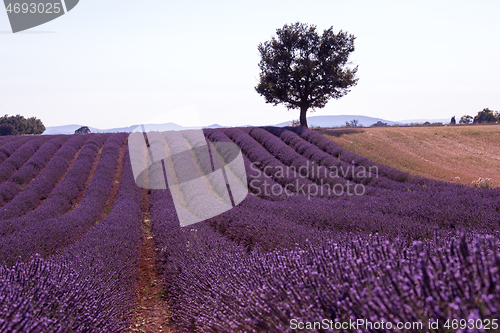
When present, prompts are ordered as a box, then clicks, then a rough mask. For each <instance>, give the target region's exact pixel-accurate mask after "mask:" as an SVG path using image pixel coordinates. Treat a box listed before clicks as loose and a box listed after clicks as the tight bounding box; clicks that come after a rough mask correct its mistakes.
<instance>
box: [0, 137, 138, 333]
mask: <svg viewBox="0 0 500 333" xmlns="http://www.w3.org/2000/svg"><path fill="white" fill-rule="evenodd" d="M125 139H126V135H125V134H117V135H113V136H110V137H109V138H108V139H107V141H106V143H105V145H104V147H103V148H102V153H101V157H100V159H99V162H98V165H97V168H96V170H95V174H94V177H93V178H92V181H91V183H90V184H89V185H88V187H87V189H86V190H85V194H84V196H83V198H82V199H81V202H80V203H79V205H78V206H77V207H76V209H75V210H73V211H72V212H70V213H67V214H64V215H61V216H60V217H58V218H52V219H47V220H45V221H43V223H34V224H32V225H28V226H27V227H26V228H24V229H22V230H21V231H20V232H15V233H12V234H11V236H8V237H6V238H3V239H2V240H1V241H2V242H3V243H2V245H0V246H1V247H2V249H6V250H8V253H7V254H6V255H4V256H5V258H3V260H7V262H9V261H11V260H13V259H14V258H15V255H20V256H21V257H23V258H24V259H28V258H29V257H30V256H31V255H33V254H34V253H35V252H36V253H41V254H42V255H43V256H45V257H46V259H42V257H43V256H42V257H40V256H39V257H35V258H32V259H30V260H28V261H26V262H22V261H17V262H15V263H14V265H13V266H12V267H10V268H9V266H10V265H7V266H6V265H5V264H2V265H0V289H1V290H2V292H1V293H0V304H1V306H0V331H2V332H120V331H123V330H124V328H125V326H126V324H127V323H128V322H129V315H130V309H131V307H132V306H133V304H134V300H135V288H134V281H135V273H136V272H135V270H136V267H137V260H138V250H139V244H140V239H141V217H142V211H141V190H140V189H139V188H138V187H137V186H136V185H135V182H134V178H133V174H132V169H131V165H130V160H129V157H128V152H127V151H125V157H124V164H123V170H122V174H121V177H120V179H119V181H120V183H119V188H118V192H117V195H116V199H115V201H114V204H113V208H112V210H111V212H110V214H109V215H107V217H105V218H104V219H102V220H101V221H99V220H100V216H101V214H102V212H103V209H104V205H105V203H106V201H107V198H108V197H109V195H110V194H111V193H110V191H111V188H112V187H113V184H114V183H115V174H116V170H117V169H116V168H117V167H118V165H117V161H118V155H119V154H120V151H121V150H122V149H123V148H124V141H125ZM90 142H92V144H90ZM102 143H103V140H102V138H98V137H97V136H91V138H90V139H89V140H87V144H86V145H85V146H84V148H82V150H81V152H80V154H83V155H80V154H79V155H78V158H77V159H76V160H75V163H74V164H73V166H72V168H71V169H70V171H69V172H68V175H67V177H66V178H65V180H64V181H63V182H61V183H60V184H59V185H62V184H63V183H65V185H64V186H61V187H59V186H58V187H57V188H56V189H59V188H60V191H59V190H57V193H59V194H61V195H63V194H62V192H63V189H69V188H70V187H71V180H70V179H72V181H73V182H76V183H80V180H81V179H78V178H77V176H78V175H77V174H78V171H81V172H83V173H84V174H85V172H87V174H88V171H89V170H90V168H89V166H90V165H91V164H92V163H89V162H91V161H92V159H93V158H94V157H95V155H96V154H97V152H98V151H99V146H100V145H102ZM72 170H74V172H73V173H72ZM71 173H72V174H71ZM70 174H71V175H70ZM68 177H69V178H68ZM81 178H85V177H84V176H82V177H81ZM66 179H68V181H66ZM76 183H75V184H76ZM54 192H56V190H54ZM76 192H78V191H75V193H76ZM21 193H23V192H21ZM65 195H69V196H72V197H74V194H70V193H69V192H67V193H66V194H65ZM47 200H48V199H47ZM44 206H45V203H44V205H42V206H40V208H39V209H41V208H42V207H44ZM37 210H38V209H37ZM35 211H36V210H35ZM96 222H99V223H98V224H97V225H96ZM23 237H28V238H29V239H26V240H25V239H23ZM7 239H10V241H6V240H7ZM14 247H19V249H15V248H14ZM2 254H3V252H2Z"/></svg>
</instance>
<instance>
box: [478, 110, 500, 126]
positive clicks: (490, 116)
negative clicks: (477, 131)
mask: <svg viewBox="0 0 500 333" xmlns="http://www.w3.org/2000/svg"><path fill="white" fill-rule="evenodd" d="M498 120H499V119H497V117H496V114H495V113H494V111H493V110H490V109H489V108H485V109H483V111H479V112H478V113H477V116H475V117H474V124H481V123H495V122H497V121H498Z"/></svg>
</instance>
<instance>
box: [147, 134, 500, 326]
mask: <svg viewBox="0 0 500 333" xmlns="http://www.w3.org/2000/svg"><path fill="white" fill-rule="evenodd" d="M267 130H268V131H267V133H265V132H263V130H262V129H255V128H251V129H243V130H240V129H225V130H207V131H206V135H207V138H208V139H209V140H211V141H229V140H230V139H231V140H232V141H233V142H236V143H237V144H238V145H239V146H240V147H241V148H242V151H243V153H244V155H245V156H244V161H245V165H246V167H247V176H248V181H249V183H250V181H252V180H254V179H260V180H262V181H264V180H267V181H269V182H270V184H271V186H287V185H288V184H289V182H290V181H293V180H295V179H298V178H301V179H302V180H301V182H302V183H298V185H297V186H301V185H302V184H305V185H310V184H313V183H314V184H318V183H319V184H321V181H323V182H324V184H325V183H328V182H330V184H332V183H331V182H339V183H342V182H344V181H346V180H349V181H352V182H354V183H358V184H363V185H366V187H367V191H366V193H365V195H363V196H348V195H342V196H335V197H334V196H317V197H308V196H304V195H295V196H286V195H285V196H284V195H281V196H279V197H278V196H266V195H258V196H252V195H249V196H248V197H247V199H246V200H245V201H243V202H242V203H241V204H240V205H238V206H237V207H235V208H233V209H232V210H230V211H228V212H226V213H224V214H221V215H219V216H217V217H214V218H212V219H210V220H208V221H205V222H202V223H199V224H196V225H193V226H191V227H186V228H180V227H179V224H178V221H177V219H176V215H175V209H174V206H173V203H172V200H171V197H170V194H169V193H168V190H166V191H161V190H155V191H153V193H152V195H151V200H150V204H151V207H150V208H151V215H152V221H153V232H154V234H155V242H156V245H157V248H158V249H159V252H158V257H159V262H160V267H161V269H162V270H163V273H164V278H165V285H166V288H167V292H168V293H169V297H168V300H169V302H170V306H171V309H172V311H173V314H174V315H173V320H174V323H175V324H176V325H177V326H178V328H179V331H186V332H194V331H199V332H228V331H241V332H243V331H244V332H260V331H276V332H282V331H283V332H286V331H292V326H291V320H292V319H296V321H295V323H298V322H305V321H321V320H322V319H326V320H327V321H329V320H331V321H332V322H333V323H335V322H345V321H349V320H352V321H356V320H358V319H359V320H360V319H364V320H370V321H371V322H380V321H381V320H384V321H385V322H388V321H390V322H392V323H394V325H395V324H396V323H398V322H410V321H415V322H422V323H423V324H424V325H427V324H428V323H429V321H435V320H439V321H440V322H441V326H440V330H439V331H450V332H451V331H455V330H456V328H453V327H454V326H453V327H452V326H450V329H449V330H446V329H444V327H443V326H442V325H443V324H444V321H445V320H446V319H454V318H467V319H471V320H476V319H480V320H481V319H482V320H483V323H487V320H489V322H490V328H491V320H492V319H494V318H498V317H499V315H500V298H499V297H498V295H499V291H500V290H499V287H498V282H500V281H499V280H500V257H499V255H498V247H499V244H500V242H499V239H498V230H499V224H500V223H499V222H500V202H499V199H498V198H499V197H500V196H499V194H500V192H499V191H498V190H492V191H480V190H476V189H470V188H466V187H464V186H458V185H454V184H446V183H441V182H434V181H431V180H426V179H421V178H416V177H410V176H408V175H406V174H404V173H401V172H399V171H397V170H393V169H391V168H389V167H386V166H382V165H378V167H379V170H380V174H379V176H380V177H377V178H371V179H367V178H363V177H360V178H362V179H356V177H352V178H350V179H349V178H344V179H334V178H338V177H332V178H328V177H326V178H321V177H317V174H315V173H314V172H310V175H312V176H311V177H302V176H301V175H297V174H293V170H294V169H295V170H296V169H298V168H299V167H300V166H306V167H310V168H313V167H314V164H312V163H309V165H308V164H307V161H314V162H315V163H316V166H317V165H323V166H329V165H332V163H334V165H339V166H341V165H344V166H345V167H347V166H354V167H356V168H362V167H369V166H372V165H374V164H373V162H371V161H369V160H367V159H365V158H363V157H360V156H357V155H354V154H351V153H349V152H347V151H341V150H340V148H339V147H335V146H334V144H329V143H328V142H326V141H322V140H321V138H319V137H317V136H315V134H314V133H312V131H307V130H302V129H301V130H300V131H298V134H299V135H300V136H299V135H298V134H297V133H292V132H291V131H283V130H279V129H275V128H268V129H267ZM271 133H272V134H273V135H274V136H270V135H269V134H271ZM278 138H279V139H280V140H279V141H278V140H276V139H278ZM287 147H289V148H290V149H288V148H287ZM339 154H340V155H339ZM339 156H340V159H339ZM343 158H345V159H346V160H343ZM255 162H259V163H260V165H258V164H256V163H255ZM251 163H254V164H253V165H252V164H251ZM256 165H257V167H258V168H259V169H257V170H256V169H255V166H256ZM266 166H268V168H265V167H266ZM286 168H289V169H288V170H289V171H290V174H289V175H292V176H291V177H290V178H288V179H286V180H285V181H283V180H282V178H284V177H273V175H274V174H275V173H274V172H275V171H279V170H281V169H283V170H286ZM309 170H311V169H309ZM265 172H268V174H267V176H266V175H265V174H264V173H265ZM315 175H316V176H315ZM268 176H270V178H269V177H268ZM289 188H292V187H289ZM258 189H260V190H263V187H262V186H261V187H260V188H258ZM250 190H252V189H250ZM254 190H255V189H254ZM254 194H255V193H254ZM268 199H273V200H268ZM332 199H335V200H332ZM459 227H467V228H468V230H467V240H466V236H465V235H464V234H462V235H457V234H456V232H455V231H454V229H456V228H459ZM474 230H475V231H474ZM477 232H480V233H481V234H483V235H482V236H479V235H477ZM488 232H490V233H491V234H496V235H497V236H494V237H492V236H488V235H484V234H486V233H488ZM376 233H378V234H380V236H370V235H374V234H376ZM474 235H477V236H474ZM417 240H425V242H419V241H417ZM384 304H385V305H384ZM329 328H330V327H329ZM329 328H325V327H322V329H323V331H339V330H338V329H335V328H333V327H332V329H331V330H329ZM424 329H428V330H430V329H429V328H424ZM341 330H342V329H341ZM372 330H373V331H391V329H387V330H386V329H367V328H366V327H359V328H358V329H357V330H351V331H372ZM344 331H349V329H347V330H344ZM400 331H404V330H400ZM406 331H412V330H411V329H407V330H406Z"/></svg>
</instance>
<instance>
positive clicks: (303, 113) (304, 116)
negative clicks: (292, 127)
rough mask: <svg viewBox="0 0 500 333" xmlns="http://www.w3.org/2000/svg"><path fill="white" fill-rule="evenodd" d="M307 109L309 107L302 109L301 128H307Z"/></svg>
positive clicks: (302, 107)
mask: <svg viewBox="0 0 500 333" xmlns="http://www.w3.org/2000/svg"><path fill="white" fill-rule="evenodd" d="M307 109H308V107H307V106H301V107H300V126H302V127H307V118H306V112H307Z"/></svg>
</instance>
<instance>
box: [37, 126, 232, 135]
mask: <svg viewBox="0 0 500 333" xmlns="http://www.w3.org/2000/svg"><path fill="white" fill-rule="evenodd" d="M82 126H83V125H63V126H49V127H47V128H46V129H45V132H43V134H48V135H50V134H74V133H75V130H77V129H79V128H80V127H82ZM139 126H141V125H133V126H129V127H117V128H108V129H99V128H95V127H90V126H89V129H90V131H91V132H92V133H118V132H127V133H128V132H132V131H134V130H135V129H136V128H137V127H139ZM221 127H223V126H221V125H219V124H213V125H210V126H206V127H204V128H221ZM193 128H199V127H183V126H180V125H177V124H174V123H166V124H146V125H144V129H145V130H146V131H179V130H183V129H193Z"/></svg>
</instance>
